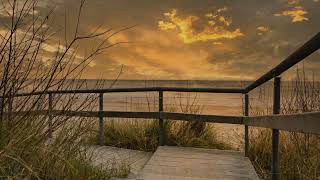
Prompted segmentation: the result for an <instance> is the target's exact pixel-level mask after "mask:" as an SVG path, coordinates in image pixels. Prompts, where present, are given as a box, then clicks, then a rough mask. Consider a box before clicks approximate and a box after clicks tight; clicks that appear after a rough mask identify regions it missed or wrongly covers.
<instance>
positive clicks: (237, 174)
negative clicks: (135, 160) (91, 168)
mask: <svg viewBox="0 0 320 180" xmlns="http://www.w3.org/2000/svg"><path fill="white" fill-rule="evenodd" d="M135 179H141V180H167V179H168V180H193V179H194V180H196V179H197V180H209V179H226V180H229V179H230V180H231V179H232V180H233V179H259V178H258V176H257V174H256V172H255V170H254V168H253V166H252V164H251V162H250V160H249V159H248V158H246V157H244V156H243V154H242V153H240V152H237V151H222V150H214V149H200V148H188V147H183V148H182V147H169V146H160V147H159V148H158V150H157V151H156V152H155V153H154V154H153V156H152V157H151V159H150V160H149V161H148V163H147V164H146V165H145V166H144V168H143V169H142V170H141V171H140V172H139V173H138V175H137V176H136V177H135Z"/></svg>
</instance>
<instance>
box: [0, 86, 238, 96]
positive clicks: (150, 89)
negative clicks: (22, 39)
mask: <svg viewBox="0 0 320 180" xmlns="http://www.w3.org/2000/svg"><path fill="white" fill-rule="evenodd" d="M159 91H163V92H203V93H239V94H242V93H244V89H242V88H178V87H145V88H109V89H77V90H56V91H51V90H48V91H36V92H27V93H17V94H15V95H14V96H15V97H21V96H32V95H43V94H74V93H75V94H89V93H94V94H99V93H120V92H159ZM0 98H3V96H0Z"/></svg>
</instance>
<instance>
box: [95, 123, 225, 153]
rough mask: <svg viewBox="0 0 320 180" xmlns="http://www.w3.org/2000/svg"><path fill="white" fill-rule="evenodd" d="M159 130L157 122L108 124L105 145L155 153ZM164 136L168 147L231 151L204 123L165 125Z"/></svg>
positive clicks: (210, 127) (106, 125)
mask: <svg viewBox="0 0 320 180" xmlns="http://www.w3.org/2000/svg"><path fill="white" fill-rule="evenodd" d="M158 127H159V126H158V121H157V120H129V119H122V120H119V121H117V120H116V121H114V122H111V121H108V120H106V124H105V145H109V146H115V147H121V148H127V149H135V150H142V151H155V150H156V148H157V147H158V145H159V142H158V139H159V133H158ZM165 134H166V137H165V139H166V145H168V146H185V147H199V148H216V149H231V146H230V145H228V144H227V143H224V142H222V141H220V140H218V139H217V138H216V134H215V131H214V128H213V127H212V126H211V125H209V124H205V123H195V122H178V121H166V122H165ZM95 142H97V141H96V139H95Z"/></svg>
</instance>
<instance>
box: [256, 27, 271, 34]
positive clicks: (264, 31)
mask: <svg viewBox="0 0 320 180" xmlns="http://www.w3.org/2000/svg"><path fill="white" fill-rule="evenodd" d="M257 31H258V34H259V35H263V34H264V33H267V32H270V29H269V27H267V26H258V27H257Z"/></svg>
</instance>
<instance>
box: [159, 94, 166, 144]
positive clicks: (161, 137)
mask: <svg viewBox="0 0 320 180" xmlns="http://www.w3.org/2000/svg"><path fill="white" fill-rule="evenodd" d="M161 112H163V91H159V114H160V113H161ZM159 144H160V146H164V145H165V132H164V123H163V119H162V118H159Z"/></svg>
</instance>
